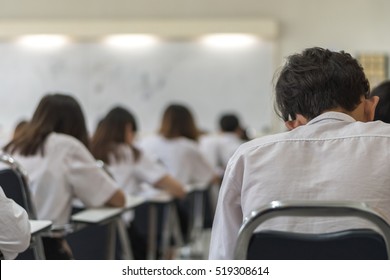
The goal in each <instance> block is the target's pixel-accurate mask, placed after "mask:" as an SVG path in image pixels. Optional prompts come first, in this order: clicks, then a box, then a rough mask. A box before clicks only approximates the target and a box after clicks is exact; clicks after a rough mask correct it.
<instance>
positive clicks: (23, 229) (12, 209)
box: [0, 188, 31, 260]
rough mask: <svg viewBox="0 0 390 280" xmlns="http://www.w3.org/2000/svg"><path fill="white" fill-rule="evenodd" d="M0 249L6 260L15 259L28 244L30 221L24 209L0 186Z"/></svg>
mask: <svg viewBox="0 0 390 280" xmlns="http://www.w3.org/2000/svg"><path fill="white" fill-rule="evenodd" d="M0 212H1V214H0V251H1V252H2V254H3V255H4V258H5V259H6V260H9V259H15V258H16V256H17V255H18V253H20V252H23V251H24V250H26V249H27V248H28V246H29V245H30V238H31V234H30V223H29V220H28V215H27V213H26V211H25V210H24V209H23V208H22V207H21V206H19V205H18V204H17V203H15V202H14V201H13V200H12V199H9V198H7V197H6V196H5V194H4V192H3V190H2V189H1V188H0Z"/></svg>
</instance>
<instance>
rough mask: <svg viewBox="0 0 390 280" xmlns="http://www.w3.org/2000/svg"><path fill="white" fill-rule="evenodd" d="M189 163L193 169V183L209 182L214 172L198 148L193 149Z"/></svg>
mask: <svg viewBox="0 0 390 280" xmlns="http://www.w3.org/2000/svg"><path fill="white" fill-rule="evenodd" d="M190 160H191V162H190V163H189V164H190V165H191V166H192V168H193V170H192V172H191V174H192V177H193V180H192V182H193V183H210V182H211V180H212V179H213V177H214V176H216V172H215V171H214V168H213V167H212V166H211V164H210V163H209V162H208V161H207V159H206V158H205V157H204V156H203V154H202V153H201V152H200V150H199V149H194V150H193V153H192V157H191V158H190Z"/></svg>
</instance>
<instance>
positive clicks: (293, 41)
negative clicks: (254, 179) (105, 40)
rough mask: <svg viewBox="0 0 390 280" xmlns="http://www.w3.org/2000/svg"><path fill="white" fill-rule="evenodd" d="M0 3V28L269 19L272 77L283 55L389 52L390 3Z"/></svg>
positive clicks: (72, 0)
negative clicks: (39, 23)
mask: <svg viewBox="0 0 390 280" xmlns="http://www.w3.org/2000/svg"><path fill="white" fill-rule="evenodd" d="M0 4H1V9H0V24H1V22H4V21H6V22H12V21H13V22H16V23H20V22H24V21H29V20H37V19H39V20H43V21H44V22H48V23H50V22H56V21H58V20H83V21H89V20H111V19H115V20H121V19H122V20H148V19H149V20H156V19H196V20H202V19H207V20H209V19H218V18H224V19H237V18H239V19H245V18H248V19H251V18H256V19H270V20H272V21H275V22H276V23H277V24H278V34H277V37H276V38H274V39H273V42H272V43H273V54H272V55H273V63H274V67H273V69H272V72H273V71H275V69H277V67H278V66H279V65H281V63H282V62H283V59H284V58H285V57H286V56H287V55H289V54H291V53H294V52H298V51H300V50H302V49H303V48H306V47H311V46H323V47H327V48H331V49H334V50H341V49H344V50H346V51H348V52H350V53H352V54H353V55H357V54H360V53H377V52H379V53H385V54H389V52H390V37H389V36H387V34H388V27H389V26H390V17H388V15H387V12H388V11H389V10H390V1H387V0H344V1H338V0H328V1H317V0H294V1H291V0H273V1H269V0H197V1H193V0H164V1H160V0H143V1H134V0H111V1H104V0H68V1H62V0H35V1H28V0H24V1H21V0H0ZM270 79H271V78H270ZM270 83H271V81H270ZM270 91H271V90H270ZM262 94H264V93H262ZM267 94H268V95H269V96H271V95H272V93H271V92H269V93H267ZM271 111H272V110H270V111H269V112H271ZM267 113H268V112H267ZM270 114H272V112H271V113H270ZM272 116H273V117H272V119H271V124H270V126H271V128H272V129H271V130H272V131H278V130H281V129H282V125H281V123H280V121H278V119H277V118H276V117H275V115H273V114H272ZM210 121H211V120H210ZM258 127H260V126H258Z"/></svg>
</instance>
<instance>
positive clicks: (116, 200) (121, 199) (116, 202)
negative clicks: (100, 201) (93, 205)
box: [106, 189, 126, 207]
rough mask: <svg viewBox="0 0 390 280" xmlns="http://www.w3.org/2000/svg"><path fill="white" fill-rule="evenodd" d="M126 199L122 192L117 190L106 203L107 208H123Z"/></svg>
mask: <svg viewBox="0 0 390 280" xmlns="http://www.w3.org/2000/svg"><path fill="white" fill-rule="evenodd" d="M125 202H126V198H125V194H124V193H123V191H122V190H119V189H118V190H117V191H116V192H115V193H114V194H113V195H112V196H111V197H110V199H109V200H108V201H107V202H106V205H107V206H112V207H123V206H125Z"/></svg>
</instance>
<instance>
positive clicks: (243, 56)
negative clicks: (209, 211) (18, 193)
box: [0, 41, 274, 142]
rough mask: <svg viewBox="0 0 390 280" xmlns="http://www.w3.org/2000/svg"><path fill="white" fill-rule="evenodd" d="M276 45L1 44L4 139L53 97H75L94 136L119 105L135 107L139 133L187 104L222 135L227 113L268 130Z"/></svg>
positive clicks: (0, 119)
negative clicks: (171, 107)
mask: <svg viewBox="0 0 390 280" xmlns="http://www.w3.org/2000/svg"><path fill="white" fill-rule="evenodd" d="M273 58H274V44H273V42H267V41H259V42H258V43H257V44H255V45H253V46H251V47H248V48H246V49H239V50H216V49H210V48H207V47H205V46H203V45H200V44H198V43H196V42H190V41H173V42H161V43H159V44H158V45H156V46H154V47H153V48H145V49H132V50H125V49H113V48H110V47H108V46H106V45H103V44H99V43H75V44H70V45H67V46H65V47H62V48H61V49H57V50H47V51H38V50H31V49H26V48H23V47H21V46H19V45H16V44H14V43H6V42H3V43H0V102H1V104H2V109H1V112H0V116H1V117H0V138H1V139H2V140H3V142H4V141H5V139H6V138H7V137H9V135H10V133H11V132H12V131H13V127H14V126H15V124H16V123H17V122H18V121H19V120H20V119H23V118H26V119H29V118H30V117H31V115H32V113H33V111H34V110H35V107H36V105H37V104H38V102H39V100H40V98H41V97H42V96H43V95H44V94H45V93H47V92H64V93H70V94H72V95H73V96H75V97H76V98H77V99H78V101H79V102H80V103H81V106H82V108H83V111H84V113H85V115H86V119H87V124H88V128H89V130H90V132H92V131H93V129H94V128H95V125H96V123H97V121H98V120H99V119H100V118H101V117H102V116H103V115H104V114H105V113H106V112H107V111H108V110H109V109H110V108H111V107H112V106H114V105H122V106H125V107H127V108H129V109H130V110H131V111H132V112H133V113H134V114H135V115H136V118H137V120H138V123H139V126H140V132H141V133H142V134H147V133H151V132H154V131H155V130H156V129H157V128H158V126H159V123H160V118H161V115H162V112H163V110H164V108H165V107H166V106H167V105H168V104H169V103H171V102H179V103H182V104H184V105H187V106H188V107H189V108H190V109H191V111H192V112H193V114H194V116H195V120H196V122H197V124H198V126H199V127H200V128H201V129H204V130H208V131H213V130H216V129H217V119H218V117H219V115H220V114H221V113H223V112H235V113H237V114H238V115H239V116H240V118H241V120H242V123H243V124H244V125H245V126H247V127H251V128H252V129H255V130H256V131H259V132H261V131H264V130H266V129H268V128H269V127H270V126H271V121H272V118H273V106H272V98H271V92H272V76H273V72H274V62H273Z"/></svg>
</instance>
